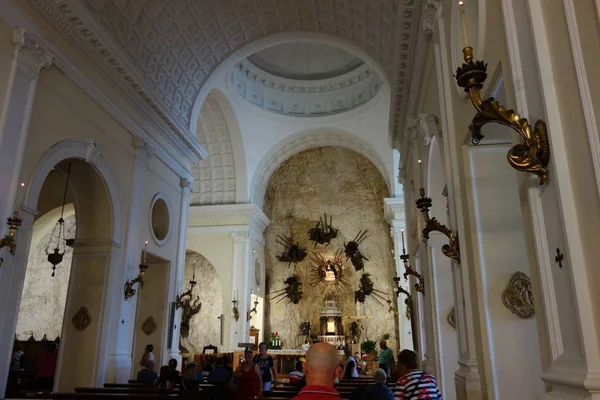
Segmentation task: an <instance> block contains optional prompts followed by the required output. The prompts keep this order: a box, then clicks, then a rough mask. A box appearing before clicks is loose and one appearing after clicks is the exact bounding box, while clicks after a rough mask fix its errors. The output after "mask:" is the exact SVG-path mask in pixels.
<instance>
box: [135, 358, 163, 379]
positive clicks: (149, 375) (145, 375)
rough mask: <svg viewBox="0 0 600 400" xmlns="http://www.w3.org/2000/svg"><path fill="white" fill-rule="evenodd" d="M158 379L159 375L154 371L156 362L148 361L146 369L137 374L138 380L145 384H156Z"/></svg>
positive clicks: (145, 365)
mask: <svg viewBox="0 0 600 400" xmlns="http://www.w3.org/2000/svg"><path fill="white" fill-rule="evenodd" d="M157 378H158V374H157V373H156V372H155V371H154V361H149V360H148V361H146V363H145V364H144V368H143V369H141V370H139V371H138V373H137V378H136V379H137V380H138V381H144V382H154V381H155V380H156V379H157Z"/></svg>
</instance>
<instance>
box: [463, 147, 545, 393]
mask: <svg viewBox="0 0 600 400" xmlns="http://www.w3.org/2000/svg"><path fill="white" fill-rule="evenodd" d="M511 146H512V145H494V146H481V147H476V148H470V149H469V151H468V154H469V173H470V178H471V179H470V186H471V190H472V194H471V195H472V200H471V203H472V207H473V208H472V210H473V212H474V214H475V215H474V220H475V225H476V226H475V237H476V241H475V242H474V243H473V245H474V248H475V250H476V251H475V253H476V255H477V256H478V261H479V266H480V268H481V277H482V292H483V299H482V301H483V308H484V314H485V323H486V325H487V327H488V330H487V332H488V337H487V338H486V339H487V345H488V346H489V348H490V370H491V374H492V382H491V385H492V390H493V393H494V398H497V399H513V398H514V399H516V398H523V399H534V398H537V396H539V395H541V394H543V393H544V391H545V388H544V384H543V381H542V380H541V379H540V376H541V374H542V366H541V357H540V344H539V339H538V332H537V323H536V318H537V316H534V317H533V318H531V319H526V320H525V319H521V318H519V317H518V316H517V315H515V314H513V313H512V312H511V311H510V310H508V309H507V308H506V307H505V306H504V304H503V302H502V292H503V291H504V289H505V287H506V286H507V284H508V282H509V280H510V278H511V276H512V275H513V274H514V273H515V272H517V271H521V272H524V273H525V274H526V275H528V276H530V277H531V272H530V270H531V267H530V266H529V265H528V257H527V248H526V242H525V234H524V230H523V216H522V214H521V207H520V199H519V193H518V186H517V172H515V171H514V170H513V169H512V168H510V167H509V166H507V165H506V152H507V151H508V149H509V148H510V147H511ZM540 312H541V309H540V306H539V305H538V306H537V310H536V315H539V313H540Z"/></svg>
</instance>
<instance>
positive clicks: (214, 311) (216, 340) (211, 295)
mask: <svg viewBox="0 0 600 400" xmlns="http://www.w3.org/2000/svg"><path fill="white" fill-rule="evenodd" d="M194 261H195V266H194ZM194 269H195V271H196V274H195V275H196V276H195V278H194V279H195V280H196V282H197V284H196V288H195V289H194V293H195V294H196V295H198V296H199V297H200V302H201V303H202V308H201V309H200V312H199V313H198V314H196V315H194V316H193V317H192V320H191V321H190V334H189V336H188V337H187V338H183V337H182V338H180V343H181V345H182V346H183V347H185V348H186V349H187V350H188V351H190V352H191V353H202V349H203V347H204V346H208V345H209V344H212V345H214V346H217V347H219V345H220V343H221V320H220V319H219V318H218V317H219V316H220V315H221V314H222V313H223V300H222V296H223V294H222V287H221V281H220V279H219V275H218V274H217V270H216V269H215V267H214V266H213V265H212V264H211V262H210V261H208V260H207V259H206V258H205V257H204V256H202V255H201V254H199V253H196V252H193V251H188V252H187V254H186V257H185V275H184V282H185V288H186V290H187V288H188V286H189V284H188V282H189V281H190V280H191V279H192V276H193V275H194ZM219 350H220V349H219Z"/></svg>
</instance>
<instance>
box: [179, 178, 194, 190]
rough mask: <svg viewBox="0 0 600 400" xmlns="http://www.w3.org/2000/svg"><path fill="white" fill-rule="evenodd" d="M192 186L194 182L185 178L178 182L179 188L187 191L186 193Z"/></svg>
mask: <svg viewBox="0 0 600 400" xmlns="http://www.w3.org/2000/svg"><path fill="white" fill-rule="evenodd" d="M193 184H194V181H192V180H190V179H187V178H181V179H180V180H179V186H181V188H182V189H183V190H187V191H188V192H189V191H191V190H192V186H193Z"/></svg>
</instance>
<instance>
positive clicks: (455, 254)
mask: <svg viewBox="0 0 600 400" xmlns="http://www.w3.org/2000/svg"><path fill="white" fill-rule="evenodd" d="M419 192H420V194H421V198H420V199H417V201H416V203H417V208H418V209H419V210H420V211H421V212H422V213H423V218H424V219H425V228H423V242H424V243H427V241H428V240H429V233H430V232H433V231H437V232H441V233H443V234H444V235H446V237H447V238H448V240H449V241H450V243H449V244H445V245H443V246H442V253H444V255H445V256H446V257H449V258H451V259H453V260H455V261H456V263H457V264H460V247H459V245H458V237H457V236H456V235H455V234H454V232H453V231H452V230H450V229H448V227H447V226H446V225H443V224H440V222H439V221H438V220H437V219H435V217H433V218H430V217H429V208H430V207H431V198H430V197H425V189H423V188H421V189H420V190H419Z"/></svg>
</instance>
